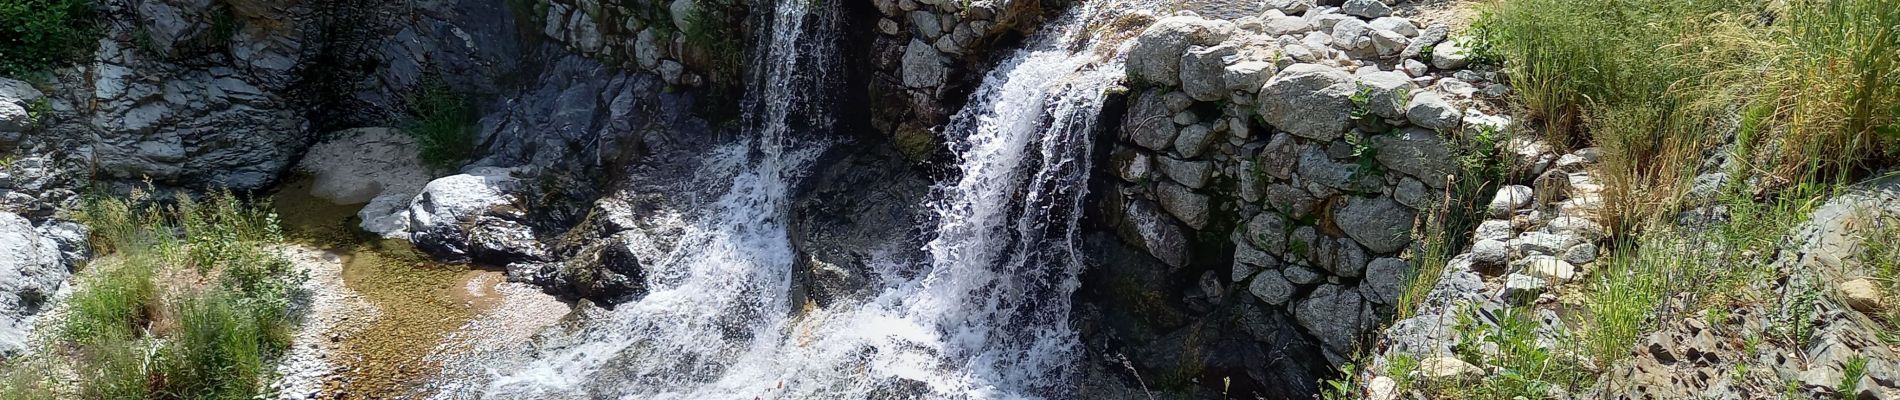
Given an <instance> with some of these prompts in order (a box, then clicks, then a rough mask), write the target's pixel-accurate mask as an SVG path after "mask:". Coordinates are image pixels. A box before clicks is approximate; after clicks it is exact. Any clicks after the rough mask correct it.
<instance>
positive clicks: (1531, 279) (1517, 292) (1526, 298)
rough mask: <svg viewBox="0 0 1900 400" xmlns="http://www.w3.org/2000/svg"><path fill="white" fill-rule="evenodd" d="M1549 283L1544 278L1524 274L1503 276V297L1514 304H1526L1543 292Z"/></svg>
mask: <svg viewBox="0 0 1900 400" xmlns="http://www.w3.org/2000/svg"><path fill="white" fill-rule="evenodd" d="M1548 287H1550V283H1549V282H1547V281H1545V280H1544V278H1539V277H1535V276H1530V275H1525V274H1510V275H1508V276H1505V277H1504V292H1503V297H1504V298H1505V299H1508V300H1510V301H1511V302H1512V303H1516V304H1528V303H1530V302H1532V301H1535V300H1537V296H1538V295H1541V294H1544V289H1545V288H1548Z"/></svg>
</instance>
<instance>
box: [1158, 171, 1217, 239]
mask: <svg viewBox="0 0 1900 400" xmlns="http://www.w3.org/2000/svg"><path fill="white" fill-rule="evenodd" d="M1155 200H1156V201H1159V202H1161V208H1162V209H1165V210H1167V211H1168V214H1170V215H1174V217H1175V218H1179V219H1180V220H1181V222H1182V223H1186V224H1187V226H1188V227H1190V228H1194V229H1201V228H1205V227H1207V195H1204V194H1200V193H1194V192H1193V191H1191V190H1188V188H1187V187H1185V186H1181V185H1176V184H1173V183H1168V182H1162V183H1159V184H1156V185H1155Z"/></svg>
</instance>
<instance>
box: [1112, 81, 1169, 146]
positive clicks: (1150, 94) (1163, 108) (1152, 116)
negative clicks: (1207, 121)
mask: <svg viewBox="0 0 1900 400" xmlns="http://www.w3.org/2000/svg"><path fill="white" fill-rule="evenodd" d="M1163 93H1165V92H1162V91H1160V90H1149V91H1146V92H1142V93H1141V95H1139V96H1135V99H1134V100H1133V101H1132V102H1130V104H1129V105H1128V114H1127V116H1125V117H1123V119H1122V133H1123V137H1124V138H1126V139H1127V140H1128V141H1129V142H1132V143H1134V144H1135V145H1138V146H1141V147H1145V148H1147V149H1149V150H1154V151H1166V150H1167V149H1168V147H1169V146H1170V145H1172V144H1174V135H1175V133H1176V132H1177V131H1176V129H1175V126H1174V121H1173V120H1172V119H1171V118H1172V116H1173V114H1174V113H1173V112H1171V111H1168V102H1167V97H1168V96H1166V95H1164V94H1163Z"/></svg>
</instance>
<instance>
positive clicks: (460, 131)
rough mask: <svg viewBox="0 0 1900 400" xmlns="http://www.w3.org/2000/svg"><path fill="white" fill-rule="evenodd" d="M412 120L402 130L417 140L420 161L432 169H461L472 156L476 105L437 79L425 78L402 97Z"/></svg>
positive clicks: (464, 95) (473, 151)
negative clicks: (462, 164) (413, 90)
mask: <svg viewBox="0 0 1900 400" xmlns="http://www.w3.org/2000/svg"><path fill="white" fill-rule="evenodd" d="M405 101H406V102H407V103H408V106H409V112H410V115H411V117H413V118H412V119H411V120H410V121H409V123H408V125H407V126H405V128H406V129H405V130H406V131H407V132H408V133H409V135H410V136H411V137H414V138H416V144H417V145H418V146H419V147H420V148H421V149H420V150H421V154H419V156H421V158H422V162H423V163H424V164H428V165H429V167H431V168H437V169H449V168H455V167H458V166H460V164H461V163H462V162H463V161H467V160H468V158H469V157H470V156H472V155H474V153H475V145H476V143H475V122H476V118H478V116H477V115H476V114H475V105H474V104H473V103H472V102H471V101H470V100H469V99H468V96H467V95H466V94H464V93H460V92H457V91H455V90H454V89H451V88H449V86H448V84H447V83H444V82H442V80H441V79H439V78H427V79H424V80H423V83H422V84H421V85H420V86H419V87H418V88H417V89H416V92H415V93H412V94H410V95H409V96H407V98H405Z"/></svg>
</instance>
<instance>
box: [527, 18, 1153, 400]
mask: <svg viewBox="0 0 1900 400" xmlns="http://www.w3.org/2000/svg"><path fill="white" fill-rule="evenodd" d="M824 3H828V2H810V1H806V0H788V1H786V2H784V3H782V4H779V6H778V10H776V13H777V14H776V16H775V17H774V20H775V21H774V23H773V31H772V32H773V37H772V38H771V39H770V42H769V43H768V44H767V45H766V46H765V47H766V51H768V53H767V54H766V55H764V56H763V57H761V58H762V59H763V60H764V61H765V62H767V64H765V65H761V68H759V69H762V70H765V71H764V72H762V74H764V75H762V76H755V77H754V79H755V80H754V82H757V83H758V84H759V85H761V87H756V88H755V89H754V92H753V93H752V95H751V96H752V98H751V101H754V102H758V103H757V104H755V105H756V107H754V108H753V110H755V112H756V113H757V115H753V116H752V117H755V118H757V120H758V121H759V122H760V123H759V124H756V125H753V126H754V127H755V129H758V130H760V131H761V132H759V134H758V135H757V137H758V138H759V139H757V140H755V141H748V142H744V143H740V144H738V145H735V146H732V147H728V148H726V149H724V150H723V151H721V152H720V153H719V154H715V155H713V157H716V160H718V161H720V163H714V164H712V165H711V166H709V167H707V169H708V170H709V171H706V173H702V174H701V176H717V177H728V176H729V177H731V181H730V185H729V186H727V187H724V189H726V192H725V193H724V194H723V195H722V196H721V197H719V200H718V201H717V202H716V203H714V204H712V205H711V206H710V208H708V212H705V213H703V214H701V215H698V216H697V217H695V218H691V219H690V220H689V221H688V222H686V227H685V229H684V230H685V231H686V235H684V237H683V239H681V240H680V245H678V246H676V247H674V248H673V249H672V250H671V251H669V252H667V253H665V254H656V255H655V256H657V257H647V258H646V259H647V260H652V261H653V262H649V263H647V267H648V268H649V271H648V277H647V279H648V282H647V283H648V286H649V288H650V294H649V295H648V296H647V297H645V298H642V299H640V300H638V301H635V302H632V303H628V304H623V305H621V306H620V307H619V308H617V309H615V310H614V311H612V312H610V313H604V315H596V316H595V317H596V318H595V319H594V320H593V321H591V322H589V323H591V324H597V325H596V326H591V327H589V329H586V330H585V332H587V333H585V336H584V337H582V338H580V339H579V340H578V342H579V344H578V345H575V346H571V347H565V348H561V349H558V350H555V351H552V352H550V353H551V354H547V355H545V356H544V357H543V358H541V359H539V360H537V361H536V362H534V363H533V365H530V366H529V367H528V368H526V369H524V370H520V371H510V372H511V373H510V374H507V375H505V376H502V377H501V378H500V379H498V380H497V381H496V382H495V383H494V384H493V385H492V386H491V390H490V397H501V398H515V397H531V396H539V397H557V398H569V397H573V398H629V399H755V398H756V399H805V398H841V399H854V398H944V399H963V398H971V399H987V398H1002V399H1015V398H1051V397H1053V398H1065V397H1068V396H1065V395H1064V394H1065V393H1066V390H1065V388H1068V387H1073V383H1074V380H1075V376H1076V375H1077V374H1076V373H1075V371H1074V370H1075V369H1076V367H1077V363H1078V361H1079V358H1080V355H1079V354H1080V347H1079V343H1078V340H1077V338H1076V333H1075V331H1074V328H1073V327H1072V326H1071V325H1070V316H1069V312H1070V302H1069V299H1070V296H1071V294H1072V293H1073V292H1074V291H1075V289H1076V287H1077V286H1078V285H1079V282H1078V280H1077V276H1078V275H1079V274H1080V273H1081V270H1082V266H1083V263H1082V259H1081V255H1080V251H1079V250H1078V244H1077V242H1078V239H1077V237H1076V236H1077V231H1078V228H1077V225H1078V223H1079V219H1080V218H1081V211H1080V210H1081V207H1082V202H1083V198H1084V194H1085V193H1084V192H1085V191H1086V187H1087V176H1088V170H1089V162H1090V155H1089V154H1090V151H1091V149H1090V146H1091V140H1090V139H1091V138H1090V137H1089V136H1090V135H1092V134H1093V131H1094V130H1095V129H1096V128H1097V127H1096V126H1095V124H1096V121H1095V118H1096V117H1097V115H1098V114H1099V113H1100V111H1101V107H1102V98H1103V96H1104V92H1105V91H1106V90H1107V89H1108V88H1110V87H1111V86H1113V85H1115V84H1117V82H1119V81H1120V79H1121V77H1122V76H1123V69H1122V67H1121V65H1120V61H1119V59H1118V57H1119V56H1117V55H1116V54H1119V53H1120V51H1118V50H1115V49H1097V48H1095V46H1098V45H1104V46H1119V43H1110V44H1095V43H1090V42H1089V40H1090V39H1091V35H1090V33H1089V32H1087V31H1086V30H1085V26H1087V25H1089V24H1088V23H1086V22H1087V21H1089V20H1093V19H1097V18H1103V16H1101V15H1097V14H1098V12H1096V11H1095V10H1094V9H1093V8H1092V7H1091V6H1081V7H1082V9H1081V10H1077V11H1075V12H1073V13H1072V14H1071V15H1070V16H1068V17H1065V18H1063V19H1062V20H1060V21H1055V22H1052V23H1051V25H1050V28H1051V29H1050V30H1048V31H1046V32H1043V33H1041V34H1039V35H1037V36H1036V37H1034V38H1032V39H1030V41H1029V42H1028V44H1027V47H1026V48H1025V49H1023V50H1021V51H1018V52H1016V53H1014V54H1013V55H1011V56H1010V57H1009V58H1008V59H1007V60H1005V61H1003V62H1002V63H1001V64H999V65H998V66H997V67H996V69H995V70H994V71H991V73H990V74H988V75H987V76H986V77H985V79H984V82H983V84H982V86H981V87H980V88H979V89H978V90H977V91H976V92H975V93H974V94H972V97H971V99H970V102H969V103H968V105H967V106H966V107H965V108H964V110H963V111H962V112H961V113H959V114H958V115H957V116H955V117H954V118H953V119H952V121H951V122H950V123H949V124H948V125H947V126H946V127H945V128H944V136H945V137H947V138H950V139H949V140H950V141H951V146H952V148H953V149H954V150H955V152H956V154H957V156H958V157H957V162H958V172H959V174H958V175H957V177H956V178H954V179H951V180H948V181H945V182H942V183H940V184H938V185H937V187H936V188H935V190H934V193H933V196H932V199H931V200H930V202H931V203H930V204H928V206H929V207H930V209H931V210H933V211H934V212H935V214H936V217H937V218H935V222H934V223H935V226H932V227H927V228H928V230H929V231H930V232H934V235H933V238H932V239H931V240H930V241H929V242H928V243H927V244H925V250H926V251H927V254H928V255H929V260H928V261H927V262H925V263H922V264H917V263H914V262H902V261H896V260H889V259H885V260H873V262H872V263H873V271H872V274H873V276H871V279H870V283H869V284H870V285H872V292H873V293H876V294H875V295H874V296H872V297H870V298H867V299H863V300H861V301H855V302H853V301H846V302H842V303H840V304H834V305H832V306H831V307H830V308H828V309H819V310H811V311H809V312H800V313H794V312H793V310H792V308H791V307H792V305H791V304H788V302H789V297H790V295H789V293H790V292H791V276H792V273H793V268H795V266H796V265H797V264H796V260H795V256H794V254H793V251H792V249H791V245H790V243H789V241H788V239H787V233H786V226H785V221H786V220H787V219H788V214H789V212H788V210H787V203H788V201H787V198H786V197H787V195H788V186H789V185H790V182H791V181H793V180H794V179H795V178H797V177H798V175H799V174H798V173H797V171H801V170H803V169H804V168H805V167H806V166H807V164H809V162H810V161H811V160H812V158H813V157H814V156H815V154H816V153H817V151H816V150H813V149H810V148H805V149H802V150H797V151H791V150H788V149H787V146H786V143H787V140H786V139H787V138H789V137H791V136H792V132H789V131H790V130H792V129H795V128H793V127H792V126H793V124H792V123H791V121H793V120H799V121H826V120H828V118H829V117H828V114H825V111H827V110H822V109H818V108H815V107H817V106H814V105H812V104H815V103H821V102H812V101H806V100H812V99H811V98H805V97H801V96H803V95H801V94H799V93H804V92H803V91H806V90H814V87H816V86H818V85H817V84H816V82H822V81H824V77H814V76H810V75H809V73H812V72H815V71H818V70H822V68H799V60H800V58H799V57H800V53H802V54H803V55H804V56H805V57H810V56H812V55H813V54H818V55H820V56H819V57H817V58H819V59H823V58H824V57H826V55H828V54H830V53H827V52H831V51H833V50H832V49H828V48H824V46H823V45H814V44H811V43H816V42H822V41H825V40H824V39H825V36H826V35H830V34H831V33H825V31H824V30H823V29H805V27H804V26H803V24H804V23H805V22H807V21H820V24H821V25H822V24H825V22H823V21H829V20H830V19H829V17H817V18H812V17H810V14H813V13H817V14H829V13H831V12H832V11H828V10H812V9H806V7H809V6H822V5H823V4H824ZM808 31H810V32H808ZM781 51H783V52H786V53H778V52H781ZM805 85H811V86H805ZM814 91H815V90H814ZM711 186H722V185H711ZM893 222H896V221H893ZM893 240H897V239H893Z"/></svg>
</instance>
